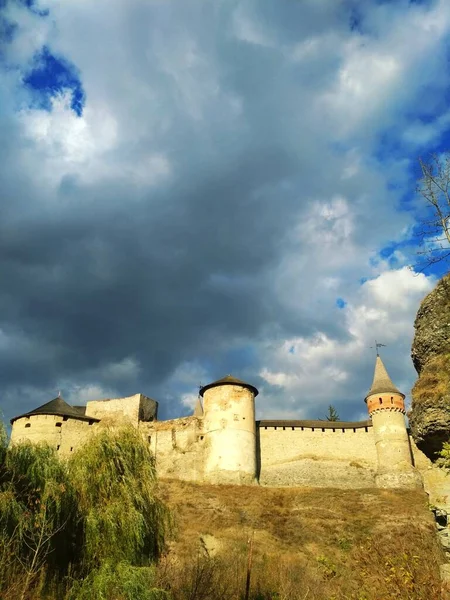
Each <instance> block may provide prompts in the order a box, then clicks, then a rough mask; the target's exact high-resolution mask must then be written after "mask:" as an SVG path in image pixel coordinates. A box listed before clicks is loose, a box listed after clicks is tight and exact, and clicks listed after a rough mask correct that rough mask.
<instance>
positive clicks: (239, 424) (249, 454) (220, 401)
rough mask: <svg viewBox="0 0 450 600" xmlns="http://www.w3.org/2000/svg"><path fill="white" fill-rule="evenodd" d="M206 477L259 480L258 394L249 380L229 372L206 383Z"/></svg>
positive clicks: (222, 480)
mask: <svg viewBox="0 0 450 600" xmlns="http://www.w3.org/2000/svg"><path fill="white" fill-rule="evenodd" d="M200 395H201V396H202V397H203V412H204V421H203V422H204V432H205V436H204V437H205V446H206V448H205V457H206V458H205V465H204V468H205V470H204V472H205V479H206V480H207V481H210V482H211V483H244V484H245V483H253V482H254V481H255V480H256V476H257V473H256V423H255V396H257V395H258V390H257V389H256V388H255V387H254V386H253V385H250V384H249V383H246V382H245V381H241V380H240V379H236V378H235V377H233V376H232V375H227V376H226V377H223V378H222V379H219V380H218V381H214V382H213V383H209V384H208V385H205V386H204V387H202V389H201V390H200Z"/></svg>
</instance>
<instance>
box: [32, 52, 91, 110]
mask: <svg viewBox="0 0 450 600" xmlns="http://www.w3.org/2000/svg"><path fill="white" fill-rule="evenodd" d="M23 82H24V85H26V86H27V87H28V88H30V89H31V90H32V91H34V92H36V95H37V97H38V103H39V106H40V107H41V108H44V109H46V110H50V109H51V99H52V98H53V97H54V96H56V95H57V94H58V93H61V92H62V91H64V90H67V89H70V90H71V92H72V101H71V103H70V106H71V108H72V110H73V111H74V112H75V113H76V114H77V115H78V116H81V115H82V113H83V107H84V104H85V93H84V90H83V86H82V84H81V81H80V78H79V76H78V72H77V69H76V67H75V66H74V65H72V64H71V63H70V62H69V61H67V60H65V59H64V58H61V57H56V56H54V55H53V54H51V52H50V51H49V49H48V48H47V47H46V46H44V47H43V48H42V51H41V52H40V53H39V55H38V56H37V57H36V67H35V68H34V69H33V70H32V71H31V72H30V73H29V74H28V75H27V76H26V77H25V78H24V80H23Z"/></svg>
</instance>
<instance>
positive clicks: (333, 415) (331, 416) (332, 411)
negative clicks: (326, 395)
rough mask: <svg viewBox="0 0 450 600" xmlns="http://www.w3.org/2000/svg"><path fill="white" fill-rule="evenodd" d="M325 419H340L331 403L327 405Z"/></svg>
mask: <svg viewBox="0 0 450 600" xmlns="http://www.w3.org/2000/svg"><path fill="white" fill-rule="evenodd" d="M319 420H320V421H323V420H324V419H319ZM326 420H327V421H340V420H341V419H340V417H339V415H338V413H337V410H336V409H335V408H334V406H332V405H331V404H330V406H329V407H328V413H327V415H326Z"/></svg>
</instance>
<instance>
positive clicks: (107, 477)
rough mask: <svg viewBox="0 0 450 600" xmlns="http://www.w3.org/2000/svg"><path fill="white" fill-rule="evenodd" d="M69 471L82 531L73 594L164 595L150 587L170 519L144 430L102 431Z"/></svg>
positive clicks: (79, 595) (78, 455) (94, 437)
mask: <svg viewBox="0 0 450 600" xmlns="http://www.w3.org/2000/svg"><path fill="white" fill-rule="evenodd" d="M69 472H70V477H71V481H72V482H73V485H74V487H75V489H76V490H77V498H78V507H79V510H80V515H81V520H82V529H83V533H82V542H81V545H80V550H81V555H80V557H79V572H78V577H80V578H82V579H83V582H82V584H81V585H75V587H74V596H73V597H74V598H77V599H80V600H81V599H84V598H89V597H93V595H95V594H97V596H98V597H104V598H110V597H111V598H117V597H120V598H122V597H123V598H151V599H156V598H161V597H165V594H164V592H162V591H161V590H157V589H154V588H153V587H152V586H151V582H152V578H153V570H152V569H153V567H152V566H153V564H154V563H155V561H156V560H157V559H158V557H159V556H160V554H161V552H162V550H163V548H164V542H165V536H166V533H167V530H168V527H169V526H170V518H169V513H168V511H167V509H166V508H165V505H164V504H163V502H162V501H161V500H160V499H159V497H158V493H157V481H156V468H155V460H154V457H153V455H152V453H151V451H150V449H149V447H148V444H146V443H144V441H143V439H142V437H141V435H140V434H139V432H138V431H136V430H135V429H134V428H132V427H130V428H123V429H121V430H116V431H114V430H105V431H103V432H100V433H98V434H97V435H95V436H93V438H92V439H91V440H90V442H89V443H88V444H86V445H84V446H83V447H82V448H80V450H79V451H78V452H77V453H75V454H74V456H73V457H72V458H71V460H70V462H69ZM144 589H145V590H147V591H146V592H145V594H146V595H145V596H144V595H143V593H144V592H143V591H142V590H144ZM89 594H91V595H89Z"/></svg>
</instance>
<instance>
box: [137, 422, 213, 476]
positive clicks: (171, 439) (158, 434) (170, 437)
mask: <svg viewBox="0 0 450 600" xmlns="http://www.w3.org/2000/svg"><path fill="white" fill-rule="evenodd" d="M139 430H140V431H141V432H142V435H143V436H144V439H146V441H147V442H148V443H149V444H150V447H151V449H152V451H153V453H154V455H155V458H156V468H157V471H158V475H159V476H160V477H167V478H174V479H185V480H188V481H202V480H203V475H204V462H205V452H206V444H207V441H206V439H205V435H204V433H203V419H201V418H197V417H185V418H181V419H173V420H170V421H155V422H153V423H140V424H139Z"/></svg>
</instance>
